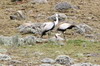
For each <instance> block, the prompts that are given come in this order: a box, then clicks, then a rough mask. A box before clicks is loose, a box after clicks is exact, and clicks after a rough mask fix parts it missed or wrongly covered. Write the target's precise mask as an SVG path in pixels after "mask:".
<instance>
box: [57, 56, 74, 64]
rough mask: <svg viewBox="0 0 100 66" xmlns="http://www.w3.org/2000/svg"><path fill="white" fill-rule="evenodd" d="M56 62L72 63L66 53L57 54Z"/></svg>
mask: <svg viewBox="0 0 100 66" xmlns="http://www.w3.org/2000/svg"><path fill="white" fill-rule="evenodd" d="M55 60H56V63H59V64H62V65H71V64H72V63H73V59H72V58H70V57H69V56H67V55H59V56H58V57H57V58H56V59H55Z"/></svg>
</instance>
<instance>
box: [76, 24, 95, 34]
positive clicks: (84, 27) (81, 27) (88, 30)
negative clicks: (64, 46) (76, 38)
mask: <svg viewBox="0 0 100 66" xmlns="http://www.w3.org/2000/svg"><path fill="white" fill-rule="evenodd" d="M76 27H77V33H79V34H85V33H91V32H92V31H93V28H91V27H90V26H89V25H87V24H79V25H76Z"/></svg>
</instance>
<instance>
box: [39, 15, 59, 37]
mask: <svg viewBox="0 0 100 66" xmlns="http://www.w3.org/2000/svg"><path fill="white" fill-rule="evenodd" d="M55 16H56V21H54V22H45V23H43V24H42V33H41V37H43V35H46V32H48V31H51V30H53V29H54V28H55V26H56V25H57V24H58V14H57V13H56V14H55Z"/></svg>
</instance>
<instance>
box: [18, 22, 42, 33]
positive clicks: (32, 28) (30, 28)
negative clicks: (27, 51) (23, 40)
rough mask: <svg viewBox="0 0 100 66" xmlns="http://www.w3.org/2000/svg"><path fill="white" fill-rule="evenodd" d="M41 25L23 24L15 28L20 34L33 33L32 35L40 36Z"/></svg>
mask: <svg viewBox="0 0 100 66" xmlns="http://www.w3.org/2000/svg"><path fill="white" fill-rule="evenodd" d="M41 25H42V24H41V23H24V24H22V25H20V26H19V27H17V29H18V30H19V32H20V33H23V34H26V33H33V34H41V31H42V28H41Z"/></svg>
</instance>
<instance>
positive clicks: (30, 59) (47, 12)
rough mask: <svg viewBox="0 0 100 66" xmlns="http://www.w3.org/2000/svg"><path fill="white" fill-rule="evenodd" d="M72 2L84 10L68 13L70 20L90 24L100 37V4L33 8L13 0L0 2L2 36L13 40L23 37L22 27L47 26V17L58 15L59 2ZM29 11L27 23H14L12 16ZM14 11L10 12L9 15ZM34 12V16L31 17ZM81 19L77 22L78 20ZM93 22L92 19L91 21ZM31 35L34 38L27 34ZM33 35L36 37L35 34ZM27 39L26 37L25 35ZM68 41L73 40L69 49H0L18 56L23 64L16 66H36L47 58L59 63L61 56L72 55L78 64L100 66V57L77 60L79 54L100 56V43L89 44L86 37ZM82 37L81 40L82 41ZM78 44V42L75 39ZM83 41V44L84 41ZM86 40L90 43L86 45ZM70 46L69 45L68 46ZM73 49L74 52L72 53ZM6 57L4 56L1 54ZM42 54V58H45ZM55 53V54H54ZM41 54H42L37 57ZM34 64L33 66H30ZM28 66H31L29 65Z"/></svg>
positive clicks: (52, 0) (79, 1)
mask: <svg viewBox="0 0 100 66" xmlns="http://www.w3.org/2000/svg"><path fill="white" fill-rule="evenodd" d="M61 1H63V2H65V1H67V2H70V3H71V4H73V5H76V6H78V7H79V8H80V9H78V10H76V11H73V10H72V9H70V10H67V11H66V12H64V13H65V14H66V15H68V16H72V17H71V18H70V17H69V18H68V19H66V20H68V21H74V22H76V23H86V24H88V25H89V26H91V27H92V28H93V29H94V31H93V33H100V13H99V12H100V9H99V7H100V1H99V0H75V1H72V0H49V3H47V4H31V3H30V2H28V3H23V4H18V5H17V4H15V3H12V2H10V0H1V1H0V35H4V36H12V35H16V34H19V35H21V34H20V33H19V32H18V30H17V29H16V28H17V27H18V26H19V25H21V24H23V23H26V22H28V21H32V22H45V21H48V20H47V19H46V18H47V16H51V15H52V14H54V13H55V12H57V11H55V10H54V6H55V4H57V3H58V2H61ZM23 9H25V10H24V11H25V13H27V15H28V17H27V19H26V20H21V21H19V20H10V18H9V16H10V15H11V14H13V13H14V12H16V11H17V10H23ZM9 10H10V11H9ZM29 11H30V12H31V14H30V13H29ZM40 14H43V16H42V17H39V18H37V17H38V15H40ZM74 17H77V18H74ZM91 18H92V19H91ZM27 35H30V34H27ZM31 35H32V34H31ZM23 36H26V35H23ZM66 36H68V38H69V39H70V38H71V41H70V40H69V41H68V42H67V43H66V45H65V46H55V45H46V44H43V45H35V46H23V47H15V46H12V47H9V46H8V47H5V46H0V49H6V50H7V52H3V53H5V54H9V55H11V56H14V57H13V59H16V60H20V61H22V62H23V63H21V64H15V65H18V66H19V65H20V66H25V65H26V66H32V65H33V66H35V65H38V64H40V62H39V60H40V59H43V58H45V57H50V58H53V59H55V57H56V56H57V55H61V54H65V55H69V56H71V57H72V58H75V59H77V61H76V62H91V63H95V64H100V56H97V57H94V56H93V57H84V56H80V55H79V56H77V54H81V55H82V54H88V53H100V43H99V42H97V43H91V42H88V41H87V38H85V37H84V36H82V35H79V34H78V35H75V36H74V35H73V36H72V35H66ZM80 37H81V38H80ZM73 38H74V39H75V40H77V41H74V40H72V39H73ZM81 40H82V41H81ZM84 40H86V42H84ZM84 43H86V44H88V45H87V47H86V48H83V45H81V44H84ZM67 44H68V45H67ZM72 48H73V49H72ZM35 52H39V54H40V55H38V56H37V55H35V54H34V53H35ZM0 53H2V52H0ZM41 53H42V55H41ZM53 53H54V54H53ZM37 54H38V53H37ZM0 62H1V63H2V64H5V65H9V64H10V63H9V61H6V62H5V61H0ZM30 63H31V65H29V64H30ZM27 64H28V65H27Z"/></svg>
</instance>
